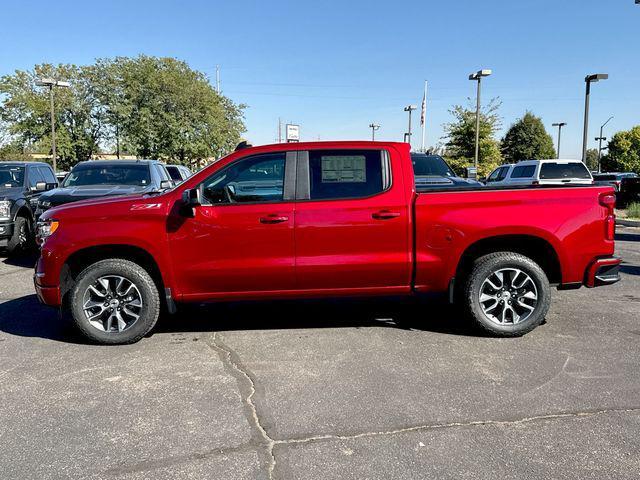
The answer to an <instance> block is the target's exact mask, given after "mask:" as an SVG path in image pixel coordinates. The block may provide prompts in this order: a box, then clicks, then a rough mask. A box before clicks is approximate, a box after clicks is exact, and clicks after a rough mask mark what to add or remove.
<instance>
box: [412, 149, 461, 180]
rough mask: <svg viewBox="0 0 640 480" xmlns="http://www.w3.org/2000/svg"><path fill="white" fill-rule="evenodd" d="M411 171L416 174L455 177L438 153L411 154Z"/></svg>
mask: <svg viewBox="0 0 640 480" xmlns="http://www.w3.org/2000/svg"><path fill="white" fill-rule="evenodd" d="M411 163H413V173H414V175H416V176H424V177H430V176H436V177H455V174H454V173H453V171H452V170H451V169H450V168H449V165H447V162H445V161H444V158H442V157H441V156H440V155H424V154H415V153H414V154H411Z"/></svg>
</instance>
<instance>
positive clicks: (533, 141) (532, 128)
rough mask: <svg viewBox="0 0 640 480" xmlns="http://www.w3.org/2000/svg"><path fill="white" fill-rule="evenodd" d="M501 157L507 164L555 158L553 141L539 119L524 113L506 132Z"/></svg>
mask: <svg viewBox="0 0 640 480" xmlns="http://www.w3.org/2000/svg"><path fill="white" fill-rule="evenodd" d="M502 155H503V156H504V158H505V160H506V161H508V162H509V163H516V162H519V161H521V160H540V159H546V158H555V156H556V151H555V149H554V147H553V139H552V138H551V135H549V134H548V133H547V131H546V130H545V128H544V124H543V123H542V120H541V119H540V118H539V117H536V116H535V115H534V114H533V113H531V112H526V113H525V114H524V116H523V117H522V118H520V119H518V120H517V121H516V122H515V123H514V124H513V125H511V127H510V128H509V130H508V131H507V133H506V134H505V136H504V138H503V139H502Z"/></svg>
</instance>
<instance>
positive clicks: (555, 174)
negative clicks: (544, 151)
mask: <svg viewBox="0 0 640 480" xmlns="http://www.w3.org/2000/svg"><path fill="white" fill-rule="evenodd" d="M540 178H544V179H554V178H580V179H591V174H590V173H589V170H587V167H586V166H585V165H584V163H582V162H574V163H543V164H542V167H541V168H540Z"/></svg>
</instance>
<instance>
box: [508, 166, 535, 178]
mask: <svg viewBox="0 0 640 480" xmlns="http://www.w3.org/2000/svg"><path fill="white" fill-rule="evenodd" d="M535 171H536V166H535V165H521V166H519V167H514V168H513V172H512V173H511V178H531V177H533V174H534V173H535Z"/></svg>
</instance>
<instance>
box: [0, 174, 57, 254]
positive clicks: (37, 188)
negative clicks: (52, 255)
mask: <svg viewBox="0 0 640 480" xmlns="http://www.w3.org/2000/svg"><path fill="white" fill-rule="evenodd" d="M57 186H58V182H57V180H56V176H55V175H54V173H53V169H52V168H51V166H49V164H47V163H42V162H0V249H6V250H7V251H8V252H9V254H10V255H11V254H14V253H18V252H20V251H24V250H27V249H28V248H29V247H30V246H32V245H33V244H34V232H35V224H34V211H35V209H36V204H37V201H38V197H40V195H41V194H42V193H43V192H46V191H47V190H51V189H54V188H56V187H57Z"/></svg>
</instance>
